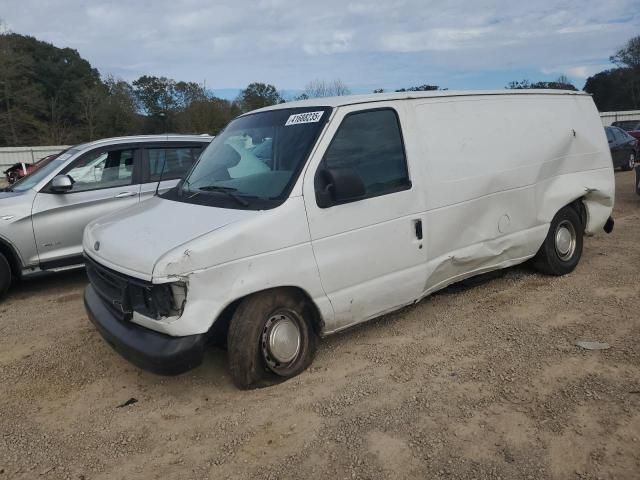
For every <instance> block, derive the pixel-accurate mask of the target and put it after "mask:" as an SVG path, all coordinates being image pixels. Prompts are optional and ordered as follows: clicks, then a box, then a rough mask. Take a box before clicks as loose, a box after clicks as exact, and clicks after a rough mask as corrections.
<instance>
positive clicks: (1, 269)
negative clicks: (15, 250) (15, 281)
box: [0, 253, 12, 298]
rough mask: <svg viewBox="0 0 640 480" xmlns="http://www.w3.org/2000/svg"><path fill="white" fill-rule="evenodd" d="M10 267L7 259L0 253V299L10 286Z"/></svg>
mask: <svg viewBox="0 0 640 480" xmlns="http://www.w3.org/2000/svg"><path fill="white" fill-rule="evenodd" d="M11 277H12V275H11V265H9V261H8V260H7V257H5V256H4V255H3V254H2V253H0V298H4V296H5V295H6V294H7V291H8V290H9V287H10V286H11Z"/></svg>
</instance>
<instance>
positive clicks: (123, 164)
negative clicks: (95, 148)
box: [66, 148, 135, 192]
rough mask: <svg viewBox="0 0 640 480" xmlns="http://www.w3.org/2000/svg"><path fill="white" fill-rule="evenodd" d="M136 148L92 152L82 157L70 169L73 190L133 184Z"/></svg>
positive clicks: (79, 190)
mask: <svg viewBox="0 0 640 480" xmlns="http://www.w3.org/2000/svg"><path fill="white" fill-rule="evenodd" d="M134 152H135V151H134V150H133V149H130V148H127V149H123V150H110V151H108V152H90V153H89V154H87V155H85V156H83V157H82V158H80V159H79V160H78V161H77V162H76V163H75V164H74V165H73V166H72V167H71V169H70V170H69V171H67V172H66V173H67V175H69V176H70V177H71V178H72V179H73V182H74V183H73V188H72V189H71V191H72V192H84V191H87V190H98V189H102V188H112V187H121V186H124V185H131V181H132V178H133V159H134Z"/></svg>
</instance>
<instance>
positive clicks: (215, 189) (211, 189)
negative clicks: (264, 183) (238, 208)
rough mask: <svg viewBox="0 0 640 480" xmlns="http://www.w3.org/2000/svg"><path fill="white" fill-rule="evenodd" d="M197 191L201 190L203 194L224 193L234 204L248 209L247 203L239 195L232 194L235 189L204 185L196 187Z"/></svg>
mask: <svg viewBox="0 0 640 480" xmlns="http://www.w3.org/2000/svg"><path fill="white" fill-rule="evenodd" d="M198 190H202V191H204V192H220V193H224V194H225V195H227V196H228V197H230V198H233V199H234V200H235V201H236V202H238V203H239V204H240V205H242V206H243V207H248V206H249V202H247V201H246V200H245V199H244V198H242V197H241V196H240V195H237V194H236V193H234V192H237V191H238V189H237V188H233V187H223V186H221V185H205V186H204V187H198Z"/></svg>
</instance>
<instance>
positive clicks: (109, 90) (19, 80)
mask: <svg viewBox="0 0 640 480" xmlns="http://www.w3.org/2000/svg"><path fill="white" fill-rule="evenodd" d="M0 66H1V68H0V146H20V145H42V144H56V145H61V144H75V143H81V142H85V141H91V140H95V139H98V138H105V137H112V136H122V135H135V134H140V133H164V132H168V131H172V132H176V133H211V134H216V133H217V132H219V131H220V130H221V129H222V128H224V126H225V125H226V124H227V123H228V122H229V121H230V120H231V119H233V118H234V117H236V116H237V115H238V114H239V113H240V106H239V105H237V104H235V103H233V102H229V101H227V100H222V99H220V98H216V97H214V96H213V95H212V94H211V93H209V92H207V90H206V89H205V88H204V86H202V85H199V84H197V83H195V82H183V81H175V80H173V79H170V78H166V77H155V76H149V75H144V76H142V77H140V78H139V79H137V80H135V81H134V82H132V84H129V83H128V82H126V81H124V80H121V79H117V78H114V77H111V76H108V77H106V78H104V79H101V78H100V75H99V73H98V71H97V70H96V69H94V68H92V67H91V65H90V64H89V62H87V61H86V60H84V59H82V58H81V57H80V55H79V54H78V52H76V51H75V50H72V49H69V48H62V49H61V48H57V47H55V46H53V45H51V44H48V43H46V42H41V41H39V40H36V39H35V38H32V37H27V36H23V35H18V34H12V33H0ZM255 85H258V86H259V85H260V84H255ZM249 87H251V88H249ZM249 87H248V90H249V91H251V92H253V96H251V95H249V96H247V98H246V104H247V105H249V104H250V103H251V102H257V97H259V96H260V95H263V96H264V97H265V99H263V100H264V101H263V103H262V104H261V105H260V106H263V105H266V104H269V105H271V104H272V103H275V101H274V99H275V100H276V101H278V102H279V101H281V99H280V97H279V95H277V92H276V91H275V87H273V86H271V85H267V86H265V87H266V89H261V88H253V87H252V86H249ZM273 92H276V94H275V96H274V95H273Z"/></svg>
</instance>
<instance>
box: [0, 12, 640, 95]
mask: <svg viewBox="0 0 640 480" xmlns="http://www.w3.org/2000/svg"><path fill="white" fill-rule="evenodd" d="M637 6H638V5H637V0H609V1H607V2H602V1H600V0H599V1H596V0H539V1H538V2H527V3H525V2H513V1H507V0H478V1H476V2H468V1H467V0H449V1H447V2H436V1H435V0H387V1H385V2H384V3H377V4H374V3H372V2H368V1H364V0H323V1H322V2H300V1H296V0H256V1H253V0H233V1H231V0H218V1H216V2H209V1H205V0H155V1H154V2H153V3H147V2H131V1H129V0H65V1H64V2H42V1H41V0H3V7H4V8H3V9H2V10H3V12H2V14H1V15H2V16H3V19H4V20H5V22H6V23H7V24H8V25H10V27H11V28H12V29H13V30H14V31H16V32H18V33H24V34H29V35H33V36H35V37H37V38H40V39H42V40H46V41H49V42H52V43H54V44H56V45H58V46H68V47H72V48H76V49H78V50H79V51H80V53H81V55H83V56H84V57H85V58H87V59H88V60H89V61H90V62H91V63H92V65H94V66H95V67H97V68H98V69H99V70H100V72H101V73H103V74H107V73H115V74H118V75H122V76H124V77H125V78H126V79H127V80H132V79H134V78H137V77H138V76H139V75H142V74H152V75H164V76H169V77H173V78H176V79H184V80H195V81H203V80H204V79H206V80H207V85H210V86H212V87H213V88H214V89H215V88H222V87H242V86H244V85H246V84H247V83H249V82H251V81H267V82H271V83H274V84H275V85H277V86H278V87H279V88H289V89H295V88H301V87H303V86H304V84H306V83H307V82H308V81H309V80H310V79H313V78H327V79H329V78H341V79H342V80H343V81H344V82H346V83H347V84H348V85H349V86H351V87H352V90H355V91H357V90H358V88H359V86H364V85H366V86H368V85H375V86H378V87H384V88H392V87H400V86H410V85H412V84H415V83H417V82H419V83H431V82H438V83H439V84H440V85H443V86H450V85H449V82H454V83H455V82H458V83H457V84H456V85H462V86H465V87H468V88H473V87H475V86H476V85H482V86H483V87H486V86H487V85H490V84H491V83H488V82H489V81H491V82H494V83H495V87H497V88H501V87H502V86H504V85H505V84H506V83H507V81H508V80H511V79H514V78H524V76H525V73H526V76H527V77H529V78H530V79H531V80H535V78H532V77H531V72H542V73H543V74H544V71H549V72H551V71H553V72H552V73H553V74H555V73H556V70H557V71H558V72H557V73H558V74H560V73H564V74H567V75H569V76H572V77H573V78H584V76H585V75H589V74H591V73H594V70H593V69H594V68H600V66H602V65H606V64H607V62H608V57H609V56H610V55H611V54H612V53H613V52H614V51H615V50H616V49H617V48H618V47H619V46H621V45H622V44H623V43H624V42H625V41H626V40H628V39H629V38H630V37H632V36H634V35H637V33H638V32H637V25H638V24H640V11H639V10H638V8H637ZM560 70H562V71H560ZM363 88H364V87H363ZM367 88H368V87H367Z"/></svg>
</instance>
